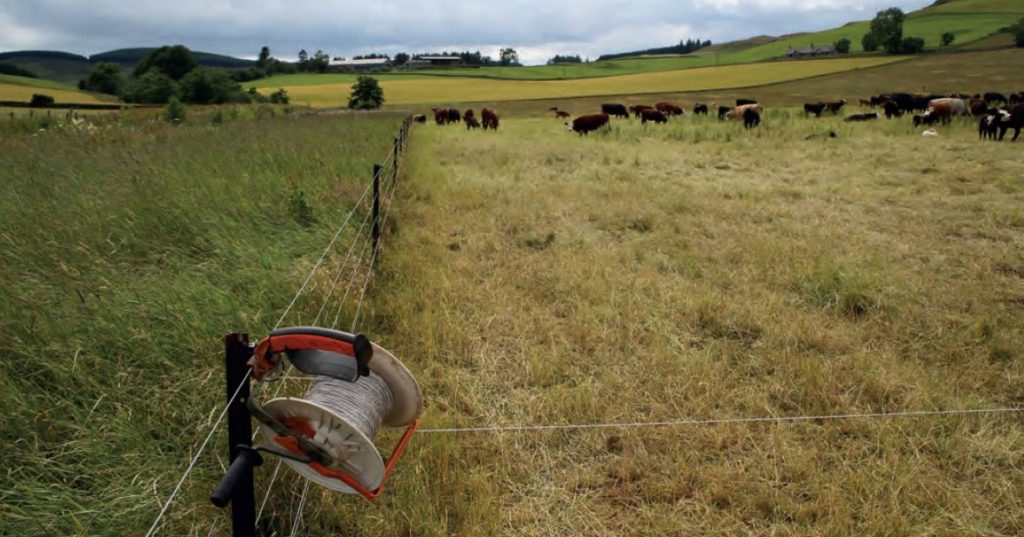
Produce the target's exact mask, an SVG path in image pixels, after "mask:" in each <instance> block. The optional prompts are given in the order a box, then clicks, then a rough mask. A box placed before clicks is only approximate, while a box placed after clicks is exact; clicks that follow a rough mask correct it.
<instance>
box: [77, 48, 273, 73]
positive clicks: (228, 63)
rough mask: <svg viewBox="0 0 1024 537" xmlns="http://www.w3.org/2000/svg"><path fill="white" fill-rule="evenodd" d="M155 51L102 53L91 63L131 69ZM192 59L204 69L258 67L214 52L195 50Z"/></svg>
mask: <svg viewBox="0 0 1024 537" xmlns="http://www.w3.org/2000/svg"><path fill="white" fill-rule="evenodd" d="M155 50H157V49H156V47H146V48H123V49H118V50H111V51H108V52H101V53H100V54H93V55H92V56H89V61H91V62H92V63H99V62H111V63H119V64H121V65H124V66H129V67H130V66H134V65H135V64H137V63H139V62H140V61H142V59H143V58H145V57H146V56H148V55H149V54H150V53H152V52H153V51H155ZM192 57H193V58H195V59H196V62H198V63H199V65H202V66H203V67H220V68H223V69H239V68H245V67H252V66H253V65H256V62H254V61H252V60H242V59H239V58H233V57H231V56H225V55H223V54H214V53H212V52H201V51H196V50H193V51H192Z"/></svg>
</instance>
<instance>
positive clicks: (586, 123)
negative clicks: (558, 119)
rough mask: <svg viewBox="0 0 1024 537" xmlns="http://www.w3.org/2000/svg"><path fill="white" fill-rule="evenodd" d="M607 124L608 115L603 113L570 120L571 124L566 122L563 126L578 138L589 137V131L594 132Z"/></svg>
mask: <svg viewBox="0 0 1024 537" xmlns="http://www.w3.org/2000/svg"><path fill="white" fill-rule="evenodd" d="M607 124H608V114H605V113H603V112H602V113H600V114H588V115H585V116H580V117H578V118H576V119H574V120H572V122H571V123H570V122H568V121H567V122H566V123H565V125H566V126H567V127H569V130H571V131H573V132H575V133H577V134H579V135H580V136H583V135H584V134H587V135H589V134H590V131H596V130H597V129H600V128H601V127H603V126H605V125H607Z"/></svg>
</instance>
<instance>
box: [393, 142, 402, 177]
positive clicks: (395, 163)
mask: <svg viewBox="0 0 1024 537" xmlns="http://www.w3.org/2000/svg"><path fill="white" fill-rule="evenodd" d="M401 148H402V145H401V144H400V143H399V142H398V138H395V157H394V159H395V160H394V161H393V162H392V164H393V165H392V166H391V184H392V185H394V184H395V183H396V182H398V155H399V153H400V152H401V150H402V149H401Z"/></svg>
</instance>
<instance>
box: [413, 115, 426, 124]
mask: <svg viewBox="0 0 1024 537" xmlns="http://www.w3.org/2000/svg"><path fill="white" fill-rule="evenodd" d="M412 120H413V121H415V122H416V123H426V122H427V116H425V115H423V114H416V115H415V116H412Z"/></svg>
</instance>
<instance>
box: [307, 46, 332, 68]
mask: <svg viewBox="0 0 1024 537" xmlns="http://www.w3.org/2000/svg"><path fill="white" fill-rule="evenodd" d="M309 64H310V70H311V71H316V72H318V73H325V72H327V67H328V66H329V65H330V64H331V57H330V56H328V55H327V53H325V52H324V51H322V50H318V51H316V54H314V55H313V59H312V60H310V61H309Z"/></svg>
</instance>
